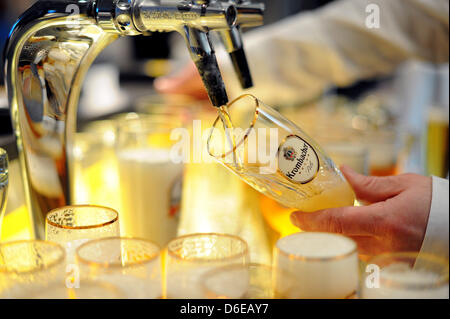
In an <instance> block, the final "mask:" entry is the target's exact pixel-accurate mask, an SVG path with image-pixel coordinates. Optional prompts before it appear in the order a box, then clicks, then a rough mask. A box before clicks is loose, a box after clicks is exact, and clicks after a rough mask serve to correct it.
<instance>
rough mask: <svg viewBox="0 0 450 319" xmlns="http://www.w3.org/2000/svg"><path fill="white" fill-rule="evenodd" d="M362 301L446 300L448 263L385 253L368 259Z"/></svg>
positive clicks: (424, 256)
mask: <svg viewBox="0 0 450 319" xmlns="http://www.w3.org/2000/svg"><path fill="white" fill-rule="evenodd" d="M361 286H362V287H361V295H362V298H364V299H448V297H449V293H448V291H449V289H448V260H446V259H444V258H441V257H438V256H434V255H429V254H425V253H421V254H419V253H416V252H403V253H387V254H383V255H379V256H376V257H374V258H372V259H370V260H369V261H368V263H367V266H366V272H365V276H364V280H363V282H362V285H361Z"/></svg>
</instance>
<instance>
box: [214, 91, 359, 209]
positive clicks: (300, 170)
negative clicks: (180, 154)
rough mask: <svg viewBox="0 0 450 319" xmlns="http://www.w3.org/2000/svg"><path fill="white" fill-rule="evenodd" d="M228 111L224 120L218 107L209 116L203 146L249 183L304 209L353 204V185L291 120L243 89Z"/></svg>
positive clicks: (280, 201)
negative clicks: (213, 116)
mask: <svg viewBox="0 0 450 319" xmlns="http://www.w3.org/2000/svg"><path fill="white" fill-rule="evenodd" d="M227 112H228V113H227V114H226V115H225V117H226V118H228V120H226V121H223V117H224V111H223V110H222V113H220V114H221V116H219V117H218V118H217V119H216V121H215V122H214V125H213V128H212V130H211V134H210V136H209V139H208V151H209V153H210V154H211V155H212V156H213V157H214V158H215V159H217V160H218V161H220V162H221V163H222V164H223V165H225V167H227V168H228V169H230V170H231V171H232V172H234V173H235V174H237V175H238V176H239V177H241V178H242V179H243V180H244V181H245V182H247V183H248V184H249V185H250V186H252V187H254V188H255V189H256V190H258V191H260V192H261V193H264V194H265V195H267V196H268V197H270V198H272V199H274V200H276V201H278V202H279V203H280V204H282V205H284V206H286V207H290V208H296V209H299V210H302V211H305V212H311V211H316V210H320V209H325V208H331V207H341V206H353V203H354V199H355V196H354V193H353V190H352V189H351V187H350V186H349V184H348V183H347V182H346V180H345V179H344V177H343V176H342V174H341V172H340V171H339V170H338V168H337V167H336V166H335V164H334V163H333V161H332V160H331V159H330V158H329V157H328V156H327V155H326V154H325V152H324V151H323V150H322V149H321V147H320V146H319V145H318V144H317V143H316V142H315V141H314V140H313V139H312V138H311V137H309V136H308V135H307V134H306V133H305V132H304V131H302V130H301V129H300V128H299V127H297V126H296V125H295V124H294V123H292V122H291V121H289V120H287V119H286V118H284V117H283V116H282V115H281V114H279V113H278V112H277V111H275V110H274V109H272V108H270V107H268V106H266V105H264V104H263V103H262V102H261V101H259V100H258V99H257V98H255V97H254V96H252V95H248V94H247V95H243V96H241V97H239V98H237V99H236V100H234V101H233V102H231V103H230V104H229V105H228V110H227ZM225 113H226V112H225ZM223 123H226V125H224V124H223Z"/></svg>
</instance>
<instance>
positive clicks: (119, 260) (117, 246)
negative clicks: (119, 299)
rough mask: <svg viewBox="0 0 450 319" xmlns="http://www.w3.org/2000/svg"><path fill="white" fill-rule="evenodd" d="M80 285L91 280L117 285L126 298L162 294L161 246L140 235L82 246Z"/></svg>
mask: <svg viewBox="0 0 450 319" xmlns="http://www.w3.org/2000/svg"><path fill="white" fill-rule="evenodd" d="M76 259H77V263H78V265H79V267H80V287H83V286H84V285H85V284H86V282H87V283H101V284H109V285H113V286H115V287H116V288H117V289H119V290H120V292H121V294H123V296H124V298H132V299H157V298H161V297H162V281H161V259H160V248H159V246H158V245H157V244H155V243H153V242H151V241H148V240H145V239H138V238H126V237H110V238H101V239H96V240H92V241H89V242H87V243H84V244H83V245H81V246H80V247H78V249H77V251H76Z"/></svg>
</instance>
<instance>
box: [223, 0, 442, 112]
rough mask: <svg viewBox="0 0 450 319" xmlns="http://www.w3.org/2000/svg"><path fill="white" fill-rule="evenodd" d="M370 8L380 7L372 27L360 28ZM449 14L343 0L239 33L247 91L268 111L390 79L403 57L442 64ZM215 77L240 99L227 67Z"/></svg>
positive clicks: (405, 0) (428, 4)
mask: <svg viewBox="0 0 450 319" xmlns="http://www.w3.org/2000/svg"><path fill="white" fill-rule="evenodd" d="M370 4H375V5H377V6H378V7H379V9H380V10H379V13H380V15H379V16H380V23H379V28H368V27H367V25H366V20H367V19H368V16H369V14H370V13H368V12H366V8H367V7H368V5H370ZM448 14H449V2H448V0H395V1H392V0H342V1H338V2H336V3H331V4H329V5H327V6H325V7H324V8H322V9H319V10H316V11H311V12H306V13H300V14H297V15H294V16H292V17H289V18H287V19H284V20H282V21H280V22H278V23H275V24H272V25H269V26H267V27H262V28H259V29H255V30H253V31H250V32H248V33H247V34H245V35H244V44H245V50H246V53H247V57H248V60H249V64H250V69H251V71H252V74H253V77H254V82H255V87H254V88H252V89H251V90H249V93H253V94H255V95H256V96H258V97H259V98H261V99H262V100H263V101H265V102H266V103H268V104H272V105H273V106H275V105H276V104H277V103H278V102H280V103H286V102H293V101H296V100H306V99H310V98H313V97H315V96H317V95H318V94H321V93H322V92H323V90H324V89H326V88H327V87H328V86H329V85H341V86H342V85H348V84H351V83H353V82H354V81H356V80H358V79H363V78H369V77H374V76H382V75H386V74H390V73H392V72H393V71H394V69H395V68H396V67H397V66H398V65H399V64H400V63H401V62H404V61H406V60H408V59H418V60H424V61H430V62H435V63H443V62H447V61H448V56H449V41H448V36H449V22H448V21H449V18H448ZM225 60H226V59H225ZM222 71H223V73H224V78H225V80H226V82H227V86H228V88H229V91H230V93H232V95H233V96H237V95H238V94H239V93H242V92H239V91H240V88H239V86H238V81H236V79H235V75H234V74H233V72H232V68H230V67H229V64H228V63H227V65H226V66H224V67H223V70H222Z"/></svg>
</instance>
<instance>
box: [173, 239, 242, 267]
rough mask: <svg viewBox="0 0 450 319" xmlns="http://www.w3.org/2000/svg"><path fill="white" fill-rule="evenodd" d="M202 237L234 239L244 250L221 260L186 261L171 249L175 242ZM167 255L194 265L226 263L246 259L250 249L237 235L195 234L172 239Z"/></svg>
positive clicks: (195, 259)
mask: <svg viewBox="0 0 450 319" xmlns="http://www.w3.org/2000/svg"><path fill="white" fill-rule="evenodd" d="M202 236H208V237H213V236H216V237H221V238H229V239H234V240H237V241H239V242H241V243H242V244H244V245H243V250H242V251H241V252H238V253H235V254H233V255H230V256H226V257H224V258H220V259H204V258H192V259H186V258H183V257H180V255H179V254H176V253H175V252H174V251H173V250H172V249H171V248H170V246H171V245H172V244H173V243H174V242H175V241H180V240H183V241H184V240H185V239H187V238H195V237H202ZM166 249H167V253H168V255H169V256H171V257H173V258H175V259H177V260H181V261H184V262H193V263H210V262H218V261H226V260H232V259H236V258H240V257H244V256H246V255H247V254H248V253H249V248H248V243H247V242H246V241H245V240H244V239H242V238H241V237H239V236H236V235H231V234H222V233H193V234H188V235H182V236H178V237H176V238H174V239H172V240H171V241H169V243H168V244H167V248H166Z"/></svg>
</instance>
